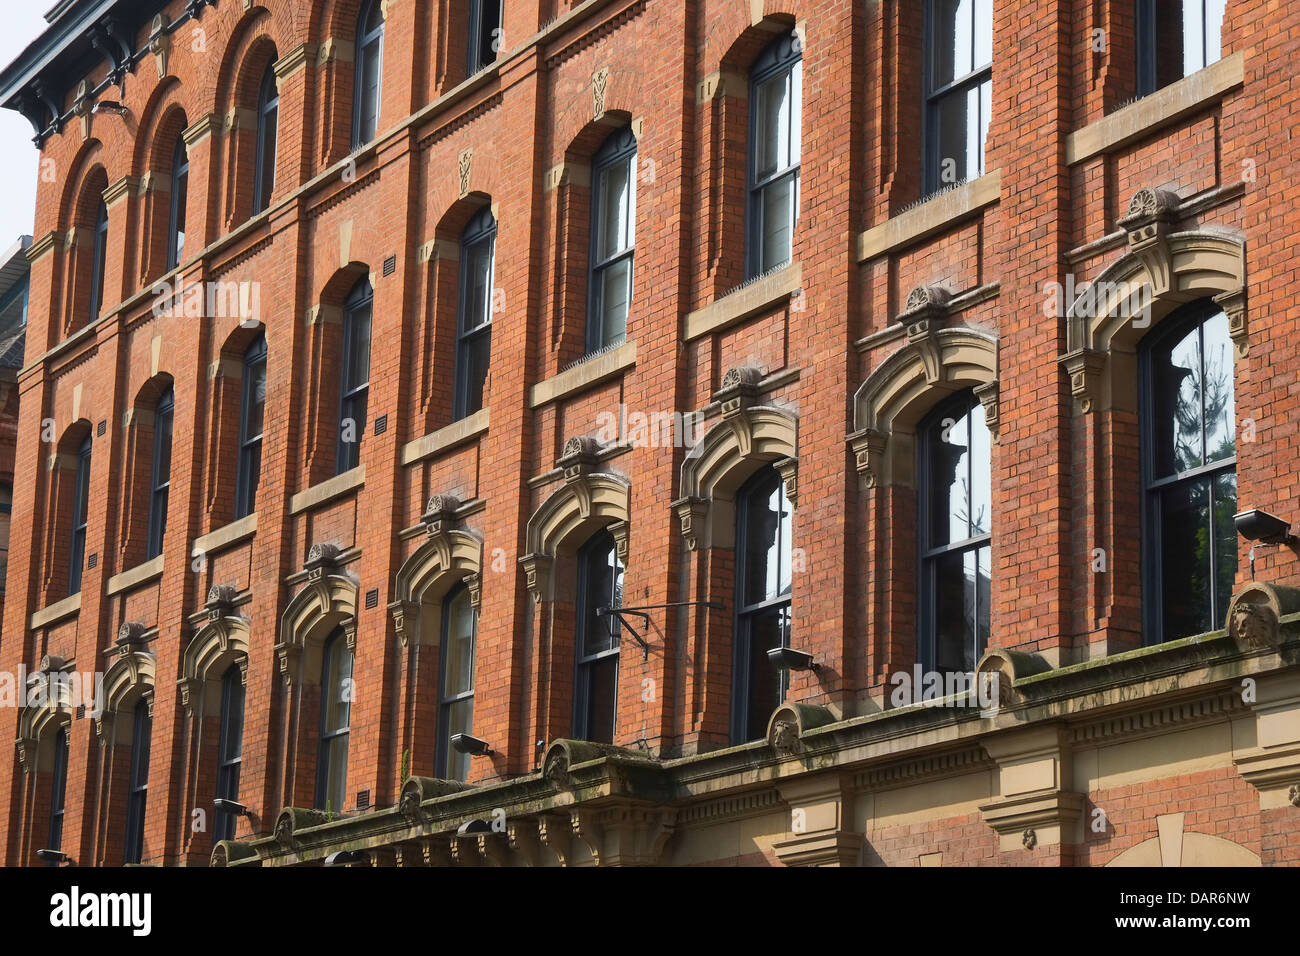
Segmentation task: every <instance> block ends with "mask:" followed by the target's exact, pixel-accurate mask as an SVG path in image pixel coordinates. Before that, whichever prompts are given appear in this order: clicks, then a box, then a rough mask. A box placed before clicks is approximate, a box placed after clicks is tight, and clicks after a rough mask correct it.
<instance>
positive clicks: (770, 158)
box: [754, 73, 791, 182]
mask: <svg viewBox="0 0 1300 956" xmlns="http://www.w3.org/2000/svg"><path fill="white" fill-rule="evenodd" d="M790 87H791V83H790V74H789V73H781V74H779V75H777V76H774V77H772V78H771V79H770V80H767V81H765V82H763V83H760V84H759V85H758V89H757V90H756V92H757V94H758V102H757V103H755V105H754V108H755V111H756V112H755V127H754V137H755V140H756V142H755V144H754V149H755V163H754V179H755V180H756V181H758V182H762V181H763V180H764V179H766V178H767V177H769V176H771V175H772V174H773V173H775V172H776V171H777V170H780V169H785V168H786V167H787V166H789V165H790V164H791V156H790V120H791V115H790V114H791V104H790V96H791V88H790Z"/></svg>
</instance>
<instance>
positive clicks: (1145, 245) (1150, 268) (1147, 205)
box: [1119, 188, 1180, 297]
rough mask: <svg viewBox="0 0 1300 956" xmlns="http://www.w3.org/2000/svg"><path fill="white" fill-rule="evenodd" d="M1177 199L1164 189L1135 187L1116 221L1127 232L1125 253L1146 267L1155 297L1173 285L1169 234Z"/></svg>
mask: <svg viewBox="0 0 1300 956" xmlns="http://www.w3.org/2000/svg"><path fill="white" fill-rule="evenodd" d="M1179 202H1180V200H1179V198H1178V196H1177V194H1175V193H1171V192H1169V191H1167V190H1164V189H1151V188H1147V189H1139V190H1138V191H1137V192H1136V193H1134V195H1133V198H1132V199H1131V200H1130V201H1129V204H1128V214H1127V215H1126V216H1124V218H1122V219H1121V220H1120V221H1119V225H1120V227H1121V228H1122V229H1123V230H1124V231H1125V232H1126V233H1127V234H1128V248H1129V252H1131V253H1133V254H1134V255H1136V256H1137V257H1138V259H1140V260H1141V261H1142V264H1143V265H1144V266H1145V267H1146V270H1147V275H1148V276H1149V277H1150V280H1151V294H1152V296H1153V297H1159V296H1162V295H1164V294H1166V293H1167V292H1169V291H1170V289H1171V287H1172V284H1173V272H1174V270H1173V257H1172V256H1171V255H1170V252H1169V233H1170V232H1171V231H1172V230H1173V227H1174V224H1175V223H1176V222H1177V221H1178V206H1179Z"/></svg>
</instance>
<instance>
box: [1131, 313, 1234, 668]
mask: <svg viewBox="0 0 1300 956" xmlns="http://www.w3.org/2000/svg"><path fill="white" fill-rule="evenodd" d="M1140 355H1141V358H1140V369H1141V380H1142V381H1141V388H1142V409H1141V414H1142V484H1143V488H1144V489H1145V494H1144V498H1145V500H1144V501H1143V514H1144V523H1145V529H1144V530H1145V534H1144V535H1143V566H1144V568H1145V571H1146V573H1145V574H1144V575H1143V579H1144V592H1145V593H1146V594H1147V595H1148V596H1149V597H1148V598H1147V599H1146V600H1144V601H1143V602H1142V603H1143V605H1144V607H1145V615H1146V620H1145V624H1146V629H1147V639H1148V641H1150V642H1152V643H1159V642H1161V641H1172V640H1177V639H1179V638H1182V637H1188V636H1190V635H1192V634H1201V633H1203V632H1205V631H1209V630H1213V629H1214V628H1216V627H1219V626H1221V624H1222V622H1223V619H1224V615H1225V614H1226V613H1227V610H1228V602H1229V600H1230V599H1231V597H1232V586H1233V581H1234V578H1235V577H1236V574H1237V532H1236V529H1235V526H1234V523H1233V515H1234V514H1235V513H1236V511H1237V436H1236V427H1235V414H1236V411H1235V400H1234V391H1233V359H1232V356H1233V352H1232V340H1231V339H1230V338H1229V337H1228V317H1227V315H1225V314H1224V312H1223V310H1222V309H1220V308H1219V307H1218V306H1216V305H1214V304H1213V303H1212V302H1208V301H1205V302H1194V303H1191V304H1190V305H1187V306H1184V307H1183V308H1182V309H1180V310H1179V311H1178V312H1176V313H1174V314H1173V315H1171V316H1169V317H1168V318H1167V319H1165V321H1164V322H1163V323H1162V324H1161V327H1160V328H1159V329H1158V330H1157V331H1156V332H1153V333H1151V334H1150V335H1149V336H1147V338H1146V340H1144V341H1143V343H1142V347H1141V350H1140Z"/></svg>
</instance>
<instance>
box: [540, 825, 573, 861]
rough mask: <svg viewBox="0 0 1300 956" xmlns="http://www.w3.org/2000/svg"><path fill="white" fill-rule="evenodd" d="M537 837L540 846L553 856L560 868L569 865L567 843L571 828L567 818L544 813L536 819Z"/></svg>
mask: <svg viewBox="0 0 1300 956" xmlns="http://www.w3.org/2000/svg"><path fill="white" fill-rule="evenodd" d="M537 837H538V840H539V842H540V843H541V845H542V846H544V847H546V848H547V849H548V850H550V851H551V852H552V853H554V854H555V859H556V860H558V861H559V864H560V866H568V865H569V843H570V841H571V840H572V838H573V828H572V826H571V824H570V823H569V818H568V816H567V815H566V816H561V815H560V814H556V813H544V814H542V815H541V816H540V817H538V818H537Z"/></svg>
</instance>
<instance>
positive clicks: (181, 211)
mask: <svg viewBox="0 0 1300 956" xmlns="http://www.w3.org/2000/svg"><path fill="white" fill-rule="evenodd" d="M189 184H190V155H189V153H188V152H187V151H186V149H185V137H184V136H177V137H176V148H175V149H174V150H173V151H172V184H171V217H170V219H169V221H168V226H167V269H168V271H170V270H172V269H175V268H176V267H177V266H178V265H180V264H181V258H182V257H183V256H184V255H185V205H186V202H187V200H188V198H189Z"/></svg>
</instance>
